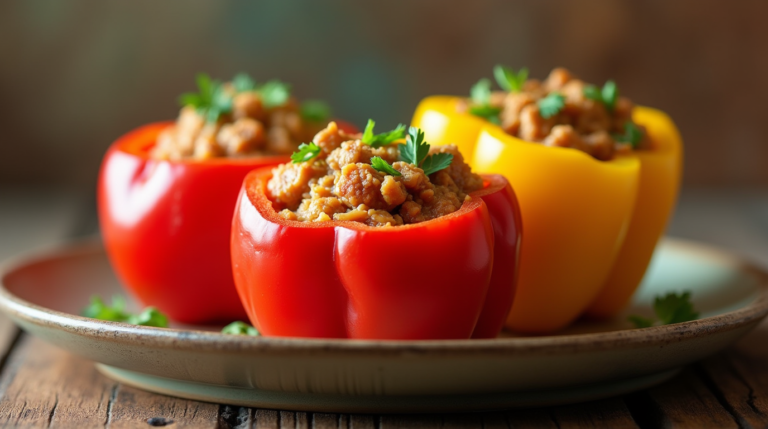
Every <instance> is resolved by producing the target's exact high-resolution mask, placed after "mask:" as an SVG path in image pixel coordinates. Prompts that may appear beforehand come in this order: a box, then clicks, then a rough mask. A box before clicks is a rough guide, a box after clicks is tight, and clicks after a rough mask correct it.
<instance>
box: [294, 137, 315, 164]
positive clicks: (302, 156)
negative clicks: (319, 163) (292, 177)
mask: <svg viewBox="0 0 768 429" xmlns="http://www.w3.org/2000/svg"><path fill="white" fill-rule="evenodd" d="M320 151H321V149H320V147H319V146H317V145H316V144H315V142H310V143H309V144H306V143H302V144H300V145H299V150H297V151H296V152H294V153H293V154H292V155H291V161H293V163H294V164H298V163H300V162H307V161H309V160H310V159H312V158H314V157H316V156H317V155H320Z"/></svg>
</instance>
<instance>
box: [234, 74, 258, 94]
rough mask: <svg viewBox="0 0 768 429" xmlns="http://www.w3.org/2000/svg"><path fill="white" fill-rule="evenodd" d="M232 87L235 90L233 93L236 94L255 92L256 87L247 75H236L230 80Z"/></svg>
mask: <svg viewBox="0 0 768 429" xmlns="http://www.w3.org/2000/svg"><path fill="white" fill-rule="evenodd" d="M232 87H233V88H235V91H237V92H246V91H255V90H256V88H257V85H256V82H254V80H253V79H251V77H250V76H248V74H247V73H238V74H237V76H235V77H234V79H232Z"/></svg>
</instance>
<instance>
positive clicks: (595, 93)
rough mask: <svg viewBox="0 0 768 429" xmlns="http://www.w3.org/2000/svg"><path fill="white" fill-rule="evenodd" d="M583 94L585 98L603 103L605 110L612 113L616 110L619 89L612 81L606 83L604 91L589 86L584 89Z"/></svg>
mask: <svg viewBox="0 0 768 429" xmlns="http://www.w3.org/2000/svg"><path fill="white" fill-rule="evenodd" d="M583 92H584V96H585V97H587V98H589V99H592V100H595V101H599V102H601V103H603V105H604V106H605V108H606V109H608V110H609V111H611V112H613V109H615V108H616V100H618V99H619V88H618V87H617V86H616V82H614V81H612V80H609V81H607V82H605V84H604V85H603V88H602V89H600V88H598V87H596V86H595V85H587V86H585V87H584V89H583Z"/></svg>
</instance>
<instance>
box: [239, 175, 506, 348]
mask: <svg viewBox="0 0 768 429" xmlns="http://www.w3.org/2000/svg"><path fill="white" fill-rule="evenodd" d="M271 174H272V173H271V171H270V169H262V170H257V171H254V172H252V173H250V174H249V175H248V176H247V177H246V179H245V182H244V184H243V189H242V191H241V194H240V198H239V201H238V205H237V209H236V211H235V216H234V219H233V221H232V241H231V246H232V270H233V273H234V276H235V283H236V285H237V288H238V292H239V293H240V297H241V298H242V301H243V304H244V305H245V308H246V311H247V312H248V315H249V317H250V319H251V322H252V323H253V324H254V326H256V327H257V329H259V331H260V332H262V334H264V335H271V336H298V337H326V338H364V339H446V338H470V337H475V338H486V337H495V336H496V335H497V334H498V333H499V331H500V330H501V328H502V326H503V324H504V320H505V318H506V316H507V314H508V312H509V308H510V306H511V305H512V299H513V296H514V288H515V281H516V276H517V264H516V260H517V253H518V249H519V246H520V233H521V231H520V214H519V210H518V206H517V201H516V199H515V195H514V193H513V192H512V189H511V188H510V187H509V184H508V183H507V181H506V179H504V178H503V177H501V176H497V175H490V176H484V179H485V181H486V182H487V186H486V187H485V188H484V189H482V190H479V191H477V192H474V193H472V194H470V196H471V198H470V200H469V201H465V202H464V204H463V206H462V207H461V209H459V210H458V211H457V212H454V213H451V214H449V215H446V216H443V217H440V218H437V219H433V220H430V221H427V222H422V223H417V224H411V225H405V226H397V227H379V228H375V227H369V226H366V225H364V224H361V223H357V222H349V221H329V222H298V221H289V220H285V219H283V218H282V217H280V216H279V215H278V214H277V213H276V212H275V210H274V209H273V207H272V203H271V202H270V200H269V199H268V198H267V196H266V184H267V182H268V180H269V178H270V177H271ZM495 259H499V260H503V261H505V263H502V264H498V265H496V264H494V260H495ZM506 261H508V262H506Z"/></svg>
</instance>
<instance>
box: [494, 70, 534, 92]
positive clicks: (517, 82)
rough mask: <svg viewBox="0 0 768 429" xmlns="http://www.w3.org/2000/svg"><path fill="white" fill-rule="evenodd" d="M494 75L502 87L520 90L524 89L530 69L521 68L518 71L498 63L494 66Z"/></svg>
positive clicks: (505, 89) (515, 90)
mask: <svg viewBox="0 0 768 429" xmlns="http://www.w3.org/2000/svg"><path fill="white" fill-rule="evenodd" d="M493 77H495V78H496V83H498V84H499V86H500V87H501V89H503V90H504V91H509V92H520V91H522V90H523V85H524V84H525V81H526V80H528V69H527V68H521V69H520V70H519V71H518V72H517V73H515V71H514V70H512V69H511V68H509V67H504V66H502V65H496V67H494V68H493Z"/></svg>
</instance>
